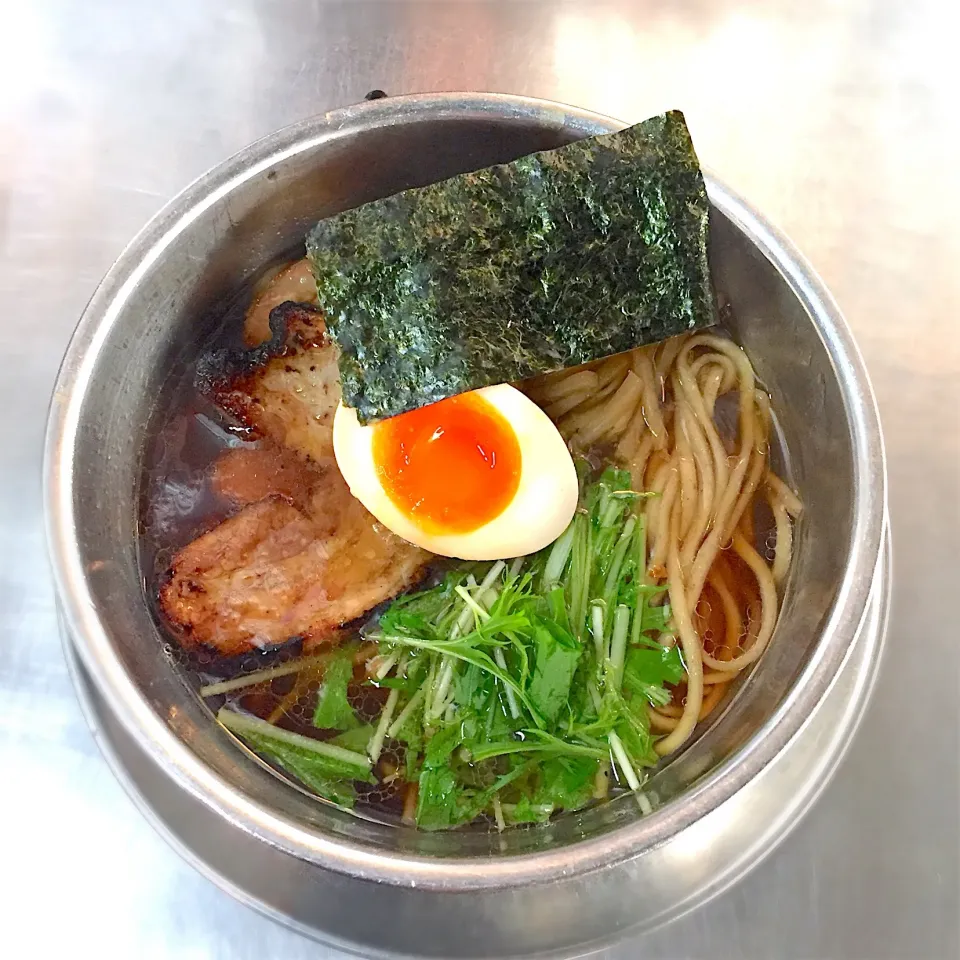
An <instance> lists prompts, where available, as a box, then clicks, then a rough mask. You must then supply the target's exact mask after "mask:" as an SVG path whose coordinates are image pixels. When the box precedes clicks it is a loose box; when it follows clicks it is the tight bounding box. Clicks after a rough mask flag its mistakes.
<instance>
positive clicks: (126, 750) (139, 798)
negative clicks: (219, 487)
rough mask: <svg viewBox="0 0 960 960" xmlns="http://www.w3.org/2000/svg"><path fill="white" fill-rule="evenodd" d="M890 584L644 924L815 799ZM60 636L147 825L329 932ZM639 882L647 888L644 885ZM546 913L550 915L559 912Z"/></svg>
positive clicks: (731, 867)
mask: <svg viewBox="0 0 960 960" xmlns="http://www.w3.org/2000/svg"><path fill="white" fill-rule="evenodd" d="M888 584H889V550H887V551H886V553H885V555H884V557H883V559H882V561H881V564H880V570H879V572H878V576H877V579H876V589H875V590H874V595H873V599H872V603H871V607H870V610H869V614H868V616H867V619H866V621H865V623H864V628H863V631H862V633H861V635H860V637H859V639H858V642H857V643H856V645H855V646H854V648H853V650H852V651H851V654H850V657H849V660H848V662H847V664H846V665H845V667H844V670H843V672H842V673H841V675H840V677H839V678H838V680H837V683H836V685H835V687H834V689H833V691H832V692H831V694H830V695H829V697H828V698H827V699H826V700H825V701H824V702H823V704H822V705H821V707H820V709H819V710H818V711H817V714H816V715H815V716H814V717H813V718H812V719H811V722H810V724H809V725H808V727H807V728H806V729H805V730H804V731H803V732H802V733H801V734H800V736H799V737H798V740H797V743H796V744H795V745H794V747H793V749H792V751H791V753H790V754H789V755H787V756H784V757H782V758H781V759H780V760H778V761H777V762H776V763H775V764H774V765H773V766H771V767H770V768H768V769H767V771H765V773H764V774H763V775H762V778H761V780H760V781H757V782H755V783H753V784H751V785H750V786H749V787H747V788H746V789H745V790H744V791H743V792H742V793H740V794H738V795H737V796H736V797H735V798H734V799H733V800H731V801H729V802H728V803H727V804H724V805H723V806H721V807H718V808H717V809H716V810H714V811H713V812H712V813H711V814H709V816H708V817H706V818H704V819H703V820H701V821H700V822H699V823H697V824H695V825H694V826H693V827H692V828H691V829H689V830H688V831H687V832H685V833H684V834H681V835H679V836H677V837H676V838H674V839H673V840H672V841H670V843H669V844H668V846H667V849H666V860H665V863H664V869H665V870H666V871H668V872H669V871H676V870H679V871H684V872H687V873H690V874H691V875H697V876H699V878H700V880H699V883H700V888H699V889H698V890H697V891H696V893H695V894H692V895H691V896H690V898H689V899H687V900H686V901H679V902H676V903H674V904H672V905H671V907H670V908H669V909H668V910H664V911H663V913H661V914H660V915H658V916H656V917H651V918H649V920H648V921H647V923H646V924H645V926H657V925H659V924H662V923H664V922H666V921H667V920H669V919H670V918H671V917H673V916H676V915H678V914H681V913H684V912H686V911H687V910H689V909H691V908H692V907H693V906H694V905H695V904H696V903H697V902H699V901H700V899H701V898H703V897H704V896H707V897H712V896H716V895H717V894H719V893H720V892H722V891H723V889H725V888H726V887H727V886H728V885H729V884H730V883H732V882H734V881H735V880H736V879H737V878H738V877H739V875H740V872H741V871H742V869H743V867H744V866H745V865H747V864H749V863H750V862H751V861H752V860H753V859H755V858H756V857H757V856H758V855H759V856H761V857H762V856H766V855H768V854H769V853H771V852H772V851H773V849H774V848H775V847H776V845H777V844H778V843H779V841H780V839H782V831H783V829H784V828H785V827H786V826H788V825H789V824H790V822H791V821H792V820H793V818H794V817H795V816H796V815H797V813H798V812H802V811H803V810H805V809H806V808H807V807H808V806H809V805H810V804H811V803H812V802H813V801H814V800H815V799H816V797H817V795H818V794H819V792H820V789H821V788H822V786H823V783H824V777H825V776H827V777H828V776H829V774H830V772H832V770H833V769H834V768H835V767H836V765H837V763H839V761H840V759H841V758H842V756H843V753H844V752H845V749H846V746H847V744H848V743H849V740H848V736H849V733H850V732H851V729H852V728H853V727H855V726H856V724H857V723H858V722H859V720H860V718H861V716H862V711H863V706H864V704H865V702H866V699H867V698H868V696H869V694H870V691H871V689H872V687H873V684H874V681H875V680H876V675H877V671H876V667H877V665H878V663H879V657H878V655H877V654H878V650H879V647H880V646H881V645H882V642H883V635H884V632H885V627H886V619H887V612H888V607H887V598H888ZM63 637H64V652H65V654H66V657H67V661H68V663H69V665H70V670H71V673H72V675H73V679H74V682H75V684H76V686H77V691H78V694H79V696H80V700H81V703H82V705H83V708H84V712H85V714H86V717H87V720H88V722H89V723H90V724H91V727H92V728H93V729H94V730H95V731H96V734H97V737H98V742H99V745H100V749H101V750H102V752H103V754H104V756H105V757H106V759H107V761H108V763H109V764H110V766H111V768H112V769H113V771H114V772H115V774H116V775H117V777H118V778H119V780H120V782H121V783H122V784H123V787H124V789H125V790H126V791H127V793H128V794H129V795H130V797H131V799H132V800H133V801H134V803H135V804H136V805H137V806H138V808H139V809H140V810H141V812H143V814H144V815H145V816H146V817H147V818H148V819H149V821H150V823H151V824H152V825H153V826H154V827H155V828H156V829H157V830H158V831H159V833H160V834H161V835H162V836H163V837H164V838H165V839H166V840H167V842H168V843H170V844H171V846H172V847H173V848H174V849H175V850H176V851H177V852H178V853H179V854H180V855H181V856H182V857H183V858H184V859H185V860H186V861H187V862H188V863H190V864H191V865H192V866H193V867H195V868H196V869H197V870H199V871H200V872H201V873H203V874H204V876H207V877H209V878H210V879H211V880H212V881H214V882H215V883H217V884H218V886H220V887H222V888H223V889H224V890H226V891H227V892H228V893H230V894H231V895H232V896H234V897H237V898H238V899H239V900H241V901H242V902H243V903H245V904H247V905H249V906H251V907H254V908H255V909H258V910H260V911H261V912H262V913H264V914H265V915H266V916H269V917H272V918H273V919H276V920H279V921H281V922H283V923H285V924H288V925H290V926H292V927H293V928H294V929H296V930H299V931H300V932H302V933H304V934H305V935H307V936H319V937H320V939H324V940H326V939H327V938H326V937H325V935H324V934H322V933H321V932H319V931H317V930H316V928H315V927H314V926H313V924H312V917H311V916H310V911H309V909H306V910H305V909H304V908H305V906H306V904H304V903H302V902H295V903H291V902H290V901H289V899H288V898H287V897H286V896H284V894H283V893H282V891H280V890H278V889H277V885H276V883H275V880H274V877H275V876H280V877H282V876H284V875H286V874H289V873H290V872H291V869H292V868H291V865H290V864H289V863H285V862H284V860H285V855H284V854H282V853H281V852H280V851H279V850H266V851H265V850H264V848H263V847H262V845H260V844H258V843H257V841H255V840H253V839H252V838H251V837H248V836H247V835H245V834H237V833H236V832H234V831H232V830H231V829H230V828H229V827H228V826H227V825H226V824H225V823H224V822H223V820H222V819H220V818H219V817H217V816H216V815H214V814H212V813H211V812H210V811H209V810H208V809H207V808H206V807H205V806H204V805H202V804H200V803H199V802H198V801H197V800H196V799H194V798H192V797H190V796H189V795H187V794H186V793H184V792H183V791H181V790H179V789H177V788H176V787H175V786H174V785H173V784H172V783H171V782H170V780H169V779H168V778H167V777H165V776H164V775H163V774H162V772H161V771H160V769H159V767H158V766H157V765H156V764H155V763H154V761H153V760H152V759H151V758H150V757H149V756H148V755H147V754H146V753H144V752H143V751H142V750H141V749H140V748H139V747H138V746H137V743H136V741H135V740H134V739H133V738H132V737H131V736H130V735H129V734H128V733H126V731H124V729H123V727H122V725H121V724H120V723H118V722H117V720H116V718H115V717H114V716H113V715H112V714H111V712H110V710H109V707H108V706H107V704H106V703H105V702H104V700H103V699H102V698H101V697H100V696H99V695H98V694H97V692H96V689H95V687H94V685H93V684H92V683H91V681H90V678H89V676H88V675H87V673H86V671H85V670H84V669H83V667H82V665H81V664H80V662H79V660H78V658H77V655H76V651H75V650H74V648H73V644H72V642H71V640H70V638H69V634H68V633H66V632H64V635H63ZM782 798H788V800H787V802H785V803H784V804H783V807H782V809H781V810H779V811H778V815H776V816H774V817H772V818H771V817H770V813H769V811H768V810H766V809H764V808H765V807H769V806H770V804H771V803H773V804H774V805H777V806H779V804H780V801H781V799H782ZM744 820H747V821H750V820H752V821H754V822H756V823H757V824H760V823H766V824H769V825H770V828H769V829H768V830H759V829H758V831H757V832H756V833H755V834H754V835H753V837H752V838H751V839H750V842H748V843H746V844H744V843H743V842H741V841H742V840H743V834H742V831H741V830H738V829H736V827H737V824H738V821H740V822H742V821H744ZM724 823H726V824H727V827H724ZM731 841H733V842H731ZM228 850H229V854H228V853H227V851H228ZM254 867H255V869H252V868H254ZM301 882H305V880H304V881H301ZM644 889H645V892H646V895H647V896H649V895H650V892H651V890H650V887H649V886H646V887H645V888H644ZM529 919H530V922H531V923H533V924H536V923H538V922H542V921H541V920H540V919H538V918H536V917H533V916H531V917H530V918H529ZM546 919H547V920H548V921H549V920H550V919H553V920H554V921H555V920H556V918H555V917H552V918H546ZM601 945H602V944H601V943H595V944H591V945H590V946H589V949H590V950H591V951H592V950H594V949H598V948H599V947H600V946H601ZM340 946H341V948H343V949H346V950H351V951H352V950H353V949H356V950H357V953H358V955H361V956H374V955H376V956H384V957H387V956H389V957H397V958H399V957H401V956H403V957H406V956H411V955H409V954H406V953H396V954H394V953H380V952H376V953H375V954H371V953H370V951H369V950H361V949H359V948H357V947H356V945H352V944H349V943H341V944H340ZM490 956H491V957H493V956H495V957H497V958H498V960H504V958H506V957H507V954H505V953H502V952H496V953H494V954H490ZM543 956H544V957H550V958H551V960H557V958H558V957H559V954H558V953H556V952H555V951H551V952H550V953H549V954H544V955H543Z"/></svg>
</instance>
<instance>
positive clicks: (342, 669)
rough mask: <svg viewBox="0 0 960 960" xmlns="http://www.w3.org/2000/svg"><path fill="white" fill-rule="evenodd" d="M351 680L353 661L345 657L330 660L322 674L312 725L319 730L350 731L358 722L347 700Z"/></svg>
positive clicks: (348, 656) (358, 724) (349, 657)
mask: <svg viewBox="0 0 960 960" xmlns="http://www.w3.org/2000/svg"><path fill="white" fill-rule="evenodd" d="M352 678H353V659H352V657H351V656H350V655H349V654H348V655H347V656H343V657H337V658H336V659H335V660H332V661H331V662H330V664H329V665H328V667H327V669H326V671H325V672H324V674H323V682H322V683H321V685H320V690H319V692H318V694H317V706H316V709H315V710H314V712H313V725H314V726H315V727H317V728H318V729H319V730H351V729H353V728H354V727H358V726H360V720H359V719H358V718H357V715H356V714H355V713H354V711H353V707H351V706H350V701H349V700H348V699H347V687H348V686H349V684H350V680H351V679H352Z"/></svg>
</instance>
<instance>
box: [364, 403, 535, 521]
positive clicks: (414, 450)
mask: <svg viewBox="0 0 960 960" xmlns="http://www.w3.org/2000/svg"><path fill="white" fill-rule="evenodd" d="M373 461H374V464H375V466H376V469H377V473H378V475H379V477H380V483H381V484H382V486H383V489H384V490H385V491H386V493H387V496H388V497H390V499H391V500H392V501H393V503H394V505H395V506H396V507H397V508H398V509H399V510H402V511H403V512H404V513H405V514H406V515H407V516H408V517H410V519H411V520H413V521H414V522H415V523H416V524H417V526H418V527H420V528H421V529H423V530H425V531H427V532H430V533H438V534H448V533H469V532H470V531H471V530H476V529H477V528H478V527H482V526H483V525H484V524H485V523H489V522H490V521H491V520H493V519H494V518H495V517H498V516H499V515H500V514H501V513H503V511H504V510H505V509H506V507H507V506H508V505H509V503H510V501H511V500H512V499H513V497H514V495H515V494H516V492H517V487H518V486H519V485H520V465H521V454H520V444H519V442H518V441H517V437H516V434H515V433H514V432H513V428H512V427H511V426H510V423H509V422H508V421H507V419H506V418H505V417H504V416H503V415H502V414H501V413H500V412H499V411H498V410H497V409H496V407H494V406H493V405H492V404H491V403H489V402H488V401H486V400H484V399H483V397H481V396H478V395H477V394H476V393H464V394H461V395H460V396H457V397H450V398H449V399H447V400H441V401H439V402H438V403H432V404H430V405H429V406H426V407H421V408H420V409H418V410H411V411H410V412H409V413H402V414H400V415H399V416H396V417H391V418H390V419H389V420H384V421H382V422H380V423H378V424H376V425H375V426H374V436H373Z"/></svg>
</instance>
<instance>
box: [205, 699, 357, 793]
mask: <svg viewBox="0 0 960 960" xmlns="http://www.w3.org/2000/svg"><path fill="white" fill-rule="evenodd" d="M217 719H218V720H219V721H220V722H221V723H222V724H223V725H224V726H225V727H226V728H227V729H228V730H230V731H232V732H233V733H236V734H237V735H238V736H241V737H243V739H244V740H245V741H246V742H247V744H249V746H250V747H252V748H253V749H254V750H256V751H257V752H258V753H260V754H262V755H263V756H265V757H268V758H269V759H270V760H272V761H273V762H274V763H276V764H277V765H278V766H280V767H282V768H283V769H284V770H286V771H287V772H288V773H291V774H293V776H294V777H296V778H297V779H298V780H299V781H300V782H301V783H303V784H304V786H306V787H309V788H310V789H311V790H313V791H314V792H315V793H317V794H318V795H319V796H321V797H325V798H326V799H328V800H332V801H333V802H334V803H338V804H341V805H342V806H352V805H353V802H354V800H355V799H356V788H355V787H354V784H355V783H356V782H357V781H363V782H366V783H375V782H376V781H375V779H374V778H373V776H372V775H371V772H370V761H369V760H368V759H367V758H366V757H365V756H364V755H362V754H358V753H356V752H354V751H353V750H352V749H348V748H347V747H346V745H344V744H336V743H334V742H332V741H322V740H313V739H311V738H309V737H304V736H301V735H300V734H297V733H291V732H290V731H289V730H284V729H281V728H278V727H274V726H273V725H271V724H269V723H267V722H266V721H265V720H260V719H259V718H257V717H251V716H247V715H245V714H240V713H236V712H234V711H232V710H229V709H227V708H226V707H221V709H220V711H219V712H218V713H217Z"/></svg>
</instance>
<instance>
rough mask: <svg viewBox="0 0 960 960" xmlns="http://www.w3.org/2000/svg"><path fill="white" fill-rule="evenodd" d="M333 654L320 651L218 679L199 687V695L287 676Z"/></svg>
mask: <svg viewBox="0 0 960 960" xmlns="http://www.w3.org/2000/svg"><path fill="white" fill-rule="evenodd" d="M332 656H333V653H332V652H328V653H320V654H317V655H316V656H313V657H303V658H301V659H300V660H294V661H292V662H290V663H281V664H280V665H279V666H276V667H269V668H268V669H266V670H258V671H257V672H256V673H248V674H246V675H245V676H242V677H234V678H233V679H232V680H220V681H218V682H217V683H208V684H206V685H205V686H203V687H201V688H200V691H199V693H200V696H201V697H215V696H217V694H219V693H231V692H232V691H234V690H242V689H243V688H244V687H251V686H253V685H254V684H257V683H266V681H267V680H275V679H276V678H277V677H287V676H289V675H290V674H291V673H299V672H300V671H301V670H306V669H307V667H315V666H319V665H320V664H321V663H325V662H326V661H327V660H329V659H330V658H331V657H332Z"/></svg>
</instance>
